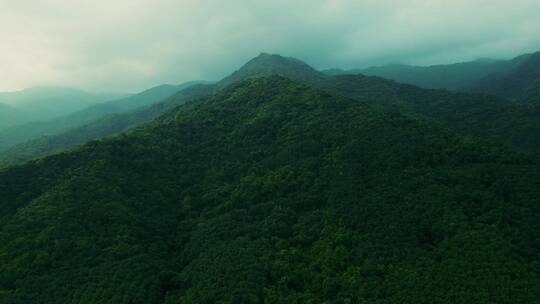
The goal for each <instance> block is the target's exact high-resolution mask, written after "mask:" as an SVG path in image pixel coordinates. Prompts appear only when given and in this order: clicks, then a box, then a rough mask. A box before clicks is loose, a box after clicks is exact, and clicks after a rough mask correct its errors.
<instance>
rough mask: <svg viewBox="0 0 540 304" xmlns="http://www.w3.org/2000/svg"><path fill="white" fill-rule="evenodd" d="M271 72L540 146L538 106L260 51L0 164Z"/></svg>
mask: <svg viewBox="0 0 540 304" xmlns="http://www.w3.org/2000/svg"><path fill="white" fill-rule="evenodd" d="M273 64H275V66H274V67H273ZM274 73H276V74H278V75H281V76H284V77H287V78H290V79H293V80H295V81H300V82H303V83H307V84H310V85H314V86H316V87H318V88H320V89H323V90H325V91H327V92H329V93H331V94H334V95H340V96H345V97H349V98H353V99H356V100H359V101H363V102H369V103H373V104H378V105H380V106H383V107H385V108H388V109H391V110H393V111H405V112H407V113H409V114H414V115H421V116H423V117H427V118H430V119H433V120H435V121H437V122H439V123H443V124H445V125H447V126H448V127H450V128H452V129H454V130H455V131H458V132H459V133H461V134H463V135H469V136H475V137H479V138H483V139H486V140H492V141H497V142H500V143H503V144H506V145H513V146H516V147H520V148H526V149H539V148H540V119H539V118H540V105H519V104H516V103H514V102H511V101H507V100H503V99H498V98H494V97H488V96H483V95H478V94H465V93H451V92H448V91H443V90H426V89H421V88H418V87H415V86H411V85H404V84H400V83H396V82H394V81H389V80H386V79H382V78H379V77H369V76H363V75H343V76H325V75H323V74H322V73H320V72H317V71H315V70H314V69H312V68H310V67H309V66H308V65H307V64H305V63H303V62H301V61H300V60H298V59H293V58H286V57H282V56H279V55H268V54H264V53H263V54H261V55H259V56H257V57H255V58H254V59H252V60H250V61H249V62H248V63H246V64H245V65H244V66H242V67H241V68H240V69H239V70H238V71H235V72H234V73H232V74H231V75H230V76H228V77H226V78H224V79H223V80H221V81H219V82H217V83H216V84H207V85H197V86H191V87H189V88H187V89H184V90H181V91H180V92H179V93H178V94H176V95H175V96H171V97H170V98H168V99H167V100H165V101H163V102H161V103H158V104H155V105H153V106H149V107H142V108H139V109H136V110H133V111H131V112H128V113H123V114H120V115H113V116H109V117H104V118H102V119H99V120H95V121H92V122H90V123H88V124H87V125H84V126H81V127H78V128H74V129H71V130H68V131H66V132H64V133H61V134H58V135H55V136H49V137H44V138H40V139H37V140H34V141H29V142H26V143H22V144H20V145H17V146H15V147H12V148H10V149H8V150H6V151H4V152H3V153H1V154H0V166H6V165H10V164H18V163H22V162H24V161H27V160H29V159H33V158H37V157H42V156H46V155H50V154H52V153H56V152H59V151H64V150H66V149H70V148H73V147H76V146H77V145H80V144H82V143H85V142H87V141H89V140H94V139H99V138H104V137H107V136H111V135H114V134H117V133H119V132H122V131H125V130H128V129H129V128H133V127H135V126H138V125H141V124H144V123H147V122H149V121H151V120H152V119H154V118H156V117H158V116H159V115H161V114H162V113H164V112H165V111H167V110H169V109H171V108H173V107H175V106H178V105H180V104H183V103H185V102H188V101H192V100H195V99H197V98H200V97H204V96H207V95H209V94H211V93H214V92H216V91H218V90H220V89H222V88H224V87H225V86H226V85H227V84H228V83H231V82H232V81H234V80H236V81H241V80H243V79H249V78H253V77H261V76H269V75H274ZM0 138H1V137H0Z"/></svg>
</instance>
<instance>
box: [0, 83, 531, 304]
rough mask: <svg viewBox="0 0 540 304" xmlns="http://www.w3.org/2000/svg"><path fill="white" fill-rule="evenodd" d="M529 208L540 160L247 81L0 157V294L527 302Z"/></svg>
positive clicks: (164, 302)
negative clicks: (50, 151) (31, 151)
mask: <svg viewBox="0 0 540 304" xmlns="http://www.w3.org/2000/svg"><path fill="white" fill-rule="evenodd" d="M367 79H372V78H367ZM539 222H540V160H539V159H538V158H537V156H534V155H530V154H528V153H525V152H517V151H514V150H512V149H509V148H504V147H500V146H499V145H492V144H489V143H483V142H479V141H477V140H476V139H474V138H471V137H463V136H460V135H458V134H456V133H455V132H454V131H452V130H451V129H449V128H447V127H445V126H444V125H443V124H438V123H434V122H432V121H430V120H426V119H422V118H419V117H417V116H408V115H405V114H401V113H397V112H395V111H393V112H392V111H391V112H387V111H385V110H382V109H380V108H379V107H378V106H372V105H371V104H370V103H368V102H362V101H358V100H352V99H347V98H344V97H335V96H333V95H331V94H329V93H327V92H325V91H321V90H317V89H314V88H312V87H308V86H306V85H304V84H299V83H296V82H293V81H290V80H288V79H285V78H281V77H269V78H257V79H250V80H247V81H245V82H242V83H240V84H237V85H233V86H232V87H229V88H227V89H225V90H222V91H220V92H218V93H217V94H215V95H212V96H209V97H207V98H204V99H201V100H197V101H192V102H188V103H186V104H184V105H181V106H179V107H176V108H174V109H173V110H171V111H168V112H167V113H166V114H165V115H163V116H161V117H159V118H158V119H157V120H155V121H154V122H152V123H151V124H148V125H146V126H144V127H142V128H138V129H135V130H131V131H130V132H127V133H124V134H121V135H119V136H116V137H114V138H111V139H106V140H103V141H93V142H90V143H88V144H86V145H84V146H83V147H82V148H81V149H79V150H77V151H74V152H69V153H61V154H58V155H55V156H51V157H47V158H44V159H41V160H38V161H33V162H30V163H27V164H25V165H22V166H18V167H12V168H8V169H4V171H0V303H6V304H19V303H24V304H27V303H42V304H46V303H125V304H128V303H131V304H136V303H155V304H171V303H426V304H427V303H429V304H433V303H534V302H537V301H538V299H539V298H540V229H539V227H538V223H539Z"/></svg>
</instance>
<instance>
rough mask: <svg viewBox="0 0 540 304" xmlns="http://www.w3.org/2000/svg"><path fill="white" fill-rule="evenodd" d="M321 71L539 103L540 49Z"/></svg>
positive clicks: (335, 74) (327, 73) (332, 74)
mask: <svg viewBox="0 0 540 304" xmlns="http://www.w3.org/2000/svg"><path fill="white" fill-rule="evenodd" d="M322 72H323V73H325V74H326V75H331V76H338V75H355V74H363V75H368V76H378V77H383V78H386V79H390V80H395V81H398V82H401V83H406V84H412V85H416V86H419V87H422V88H427V89H447V90H452V91H461V92H472V93H483V94H489V95H494V96H498V97H500V98H506V99H510V100H514V101H517V102H521V103H540V52H537V53H533V54H525V55H521V56H518V57H516V58H513V59H511V60H491V59H480V60H475V61H470V62H463V63H456V64H447V65H432V66H411V65H404V64H393V65H385V66H378V67H369V68H365V69H353V70H341V69H328V70H324V71H322Z"/></svg>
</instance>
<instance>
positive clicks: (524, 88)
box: [470, 52, 540, 104]
mask: <svg viewBox="0 0 540 304" xmlns="http://www.w3.org/2000/svg"><path fill="white" fill-rule="evenodd" d="M513 61H514V62H515V63H514V65H515V67H514V68H513V69H511V70H509V71H505V72H500V73H495V74H491V75H488V76H486V77H484V78H483V79H481V80H480V81H478V82H477V83H475V84H473V85H472V86H471V87H470V90H472V91H475V92H480V93H485V94H492V95H496V96H499V97H503V98H508V99H512V100H516V101H518V102H524V103H538V104H540V52H537V53H534V54H530V55H525V56H521V57H518V58H516V59H514V60H513Z"/></svg>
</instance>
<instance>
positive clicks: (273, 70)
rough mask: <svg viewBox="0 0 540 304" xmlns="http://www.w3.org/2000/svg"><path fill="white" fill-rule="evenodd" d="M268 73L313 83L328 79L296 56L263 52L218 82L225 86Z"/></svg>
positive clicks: (220, 85)
mask: <svg viewBox="0 0 540 304" xmlns="http://www.w3.org/2000/svg"><path fill="white" fill-rule="evenodd" d="M268 75H279V76H285V77H287V78H290V79H295V80H298V81H303V82H306V83H312V84H314V83H319V82H322V81H324V80H326V79H327V77H326V76H325V75H324V74H322V73H320V72H318V71H317V70H315V69H314V68H312V67H311V66H309V65H308V64H306V63H305V62H303V61H301V60H298V59H296V58H292V57H283V56H279V55H273V54H268V53H261V54H260V55H259V56H257V57H255V58H253V59H251V60H250V61H248V62H247V63H246V64H244V65H243V66H242V67H241V68H240V69H239V70H237V71H235V72H234V73H232V74H231V75H229V76H227V77H225V78H224V79H222V80H221V81H220V82H218V86H219V87H221V88H223V87H226V86H228V85H230V84H233V83H237V82H239V81H243V80H245V79H247V78H250V77H257V76H268Z"/></svg>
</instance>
